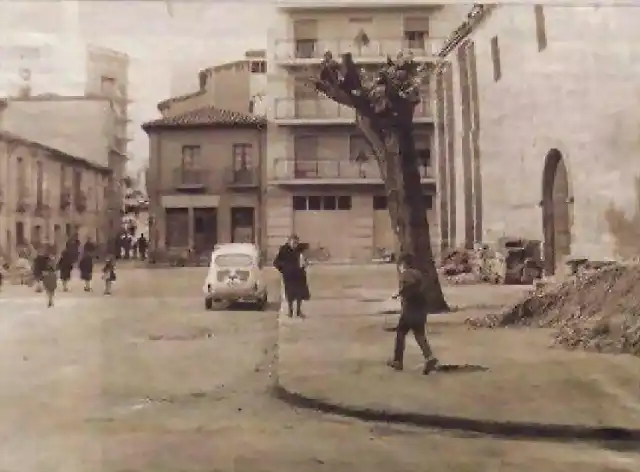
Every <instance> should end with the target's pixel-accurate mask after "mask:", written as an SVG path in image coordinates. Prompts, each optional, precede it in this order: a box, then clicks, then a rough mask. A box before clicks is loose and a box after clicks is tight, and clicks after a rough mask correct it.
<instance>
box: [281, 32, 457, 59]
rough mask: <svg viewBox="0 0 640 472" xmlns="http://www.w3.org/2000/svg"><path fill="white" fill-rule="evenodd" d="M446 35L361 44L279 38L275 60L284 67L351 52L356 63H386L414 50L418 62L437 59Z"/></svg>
mask: <svg viewBox="0 0 640 472" xmlns="http://www.w3.org/2000/svg"><path fill="white" fill-rule="evenodd" d="M445 41H446V38H425V39H424V40H423V41H420V40H407V39H404V38H403V37H400V36H398V37H392V38H378V39H375V38H371V39H370V42H369V44H368V45H366V46H364V45H362V44H359V41H357V40H356V39H354V38H329V39H317V40H313V39H305V40H295V39H278V40H276V44H275V60H276V62H277V63H278V64H279V65H281V66H304V65H310V64H318V63H320V61H321V60H322V58H323V56H324V53H325V52H326V51H331V52H332V53H333V57H335V58H337V57H338V56H340V55H341V54H345V53H347V52H350V53H351V54H352V55H353V59H354V61H355V62H356V63H360V64H383V63H384V62H386V60H387V56H391V57H396V55H397V54H398V53H399V52H400V51H402V52H405V53H409V52H411V53H413V56H414V59H415V60H416V61H418V62H434V61H436V60H437V55H438V52H439V51H440V49H441V48H442V46H443V45H444V43H445Z"/></svg>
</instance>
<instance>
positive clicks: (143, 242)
mask: <svg viewBox="0 0 640 472" xmlns="http://www.w3.org/2000/svg"><path fill="white" fill-rule="evenodd" d="M148 246H149V243H148V241H147V238H145V237H144V233H141V234H140V237H139V238H138V254H139V255H140V260H141V261H144V260H145V259H146V258H147V247H148Z"/></svg>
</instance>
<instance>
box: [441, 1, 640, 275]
mask: <svg viewBox="0 0 640 472" xmlns="http://www.w3.org/2000/svg"><path fill="white" fill-rule="evenodd" d="M472 16H473V19H471V20H469V21H468V22H466V23H467V24H466V25H465V27H464V28H461V29H460V30H459V31H460V33H461V34H458V35H456V36H454V37H452V39H451V41H449V43H448V44H447V45H446V49H445V52H446V53H447V54H446V57H445V59H446V63H445V64H444V67H443V68H442V69H441V70H440V71H439V72H438V74H437V76H436V77H437V79H436V86H437V87H436V88H437V91H438V93H437V95H438V99H437V111H438V113H437V116H438V120H437V121H438V126H437V127H436V129H437V130H438V132H437V138H438V139H437V142H438V146H437V149H438V151H437V154H438V161H439V162H440V163H441V165H442V171H441V172H440V175H439V186H440V187H441V189H442V191H441V192H440V195H441V200H440V202H439V203H440V206H441V214H440V216H441V220H440V228H441V230H442V234H443V240H444V241H447V244H448V245H449V246H454V245H457V244H465V245H466V246H468V247H469V246H471V245H472V244H473V243H474V242H480V241H482V242H493V241H496V240H497V239H498V238H500V237H503V236H509V237H525V238H529V239H533V240H541V241H543V245H544V258H545V262H546V266H547V267H546V269H547V272H548V273H554V272H555V271H556V269H557V268H558V267H561V266H562V265H563V262H564V261H565V259H566V258H567V257H571V258H590V259H595V260H603V259H607V258H617V257H622V258H630V257H633V256H637V255H638V254H640V243H638V236H637V235H638V232H639V231H640V228H639V221H640V215H639V214H638V192H640V187H639V186H638V178H639V175H640V164H639V161H638V160H637V159H636V157H635V156H637V152H638V143H639V138H638V136H640V134H639V131H638V130H639V129H640V120H639V115H638V110H637V106H636V101H635V100H634V97H638V96H640V80H639V73H638V67H637V66H636V64H638V62H639V61H640V30H639V29H638V27H637V21H636V18H637V9H636V8H634V7H631V6H629V7H624V6H619V7H616V8H613V7H606V6H585V7H581V8H572V7H568V6H565V7H563V6H551V5H545V6H542V5H535V6H534V5H528V6H520V5H518V6H515V5H509V6H507V5H500V6H490V7H487V6H485V7H484V8H483V9H476V13H475V15H472Z"/></svg>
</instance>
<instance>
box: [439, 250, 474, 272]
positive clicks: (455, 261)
mask: <svg viewBox="0 0 640 472" xmlns="http://www.w3.org/2000/svg"><path fill="white" fill-rule="evenodd" d="M441 265H442V272H443V273H444V275H446V276H447V277H451V276H454V275H459V274H469V273H471V270H472V267H471V254H470V253H469V251H467V250H465V249H454V250H451V251H449V252H447V253H446V254H443V256H442V264H441Z"/></svg>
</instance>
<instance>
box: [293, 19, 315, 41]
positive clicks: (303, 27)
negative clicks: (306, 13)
mask: <svg viewBox="0 0 640 472" xmlns="http://www.w3.org/2000/svg"><path fill="white" fill-rule="evenodd" d="M293 37H294V38H295V39H296V40H298V39H318V22H317V21H316V20H298V21H296V22H294V23H293Z"/></svg>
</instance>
